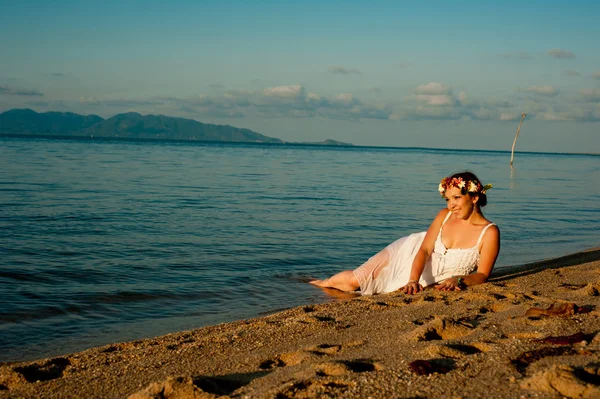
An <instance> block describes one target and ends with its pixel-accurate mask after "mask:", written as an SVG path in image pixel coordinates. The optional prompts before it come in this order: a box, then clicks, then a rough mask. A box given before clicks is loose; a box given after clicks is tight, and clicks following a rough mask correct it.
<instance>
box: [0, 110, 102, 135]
mask: <svg viewBox="0 0 600 399" xmlns="http://www.w3.org/2000/svg"><path fill="white" fill-rule="evenodd" d="M102 120H103V119H102V118H101V117H99V116H98V115H87V116H84V115H78V114H74V113H71V112H45V113H43V114H38V113H37V112H35V111H33V110H31V109H12V110H10V111H6V112H4V113H2V114H0V134H30V135H51V136H71V135H76V134H77V133H78V132H80V131H81V130H83V129H86V128H88V127H90V126H93V125H95V124H96V123H99V122H101V121H102Z"/></svg>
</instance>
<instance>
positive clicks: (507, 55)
mask: <svg viewBox="0 0 600 399" xmlns="http://www.w3.org/2000/svg"><path fill="white" fill-rule="evenodd" d="M498 56H499V57H502V58H515V59H518V60H529V59H531V58H533V55H531V53H526V52H523V51H517V52H514V53H505V54H498Z"/></svg>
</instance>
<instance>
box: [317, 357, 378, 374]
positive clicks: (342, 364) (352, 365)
mask: <svg viewBox="0 0 600 399" xmlns="http://www.w3.org/2000/svg"><path fill="white" fill-rule="evenodd" d="M379 370H383V366H382V365H381V364H380V363H378V362H376V361H374V360H371V359H356V360H340V361H335V362H327V363H321V364H318V365H316V366H315V371H316V373H317V375H318V376H320V377H325V376H340V375H343V374H349V373H365V372H370V371H379Z"/></svg>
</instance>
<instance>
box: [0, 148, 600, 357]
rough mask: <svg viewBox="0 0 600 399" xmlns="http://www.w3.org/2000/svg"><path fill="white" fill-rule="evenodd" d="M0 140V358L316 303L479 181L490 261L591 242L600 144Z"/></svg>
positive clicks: (598, 218) (560, 251)
mask: <svg viewBox="0 0 600 399" xmlns="http://www.w3.org/2000/svg"><path fill="white" fill-rule="evenodd" d="M509 159H510V154H509V153H507V152H487V151H457V150H430V149H399V148H360V147H358V148H356V147H343V148H338V147H319V146H292V145H247V144H246V145H244V144H207V143H188V142H185V143H176V142H141V141H140V142H135V141H129V142H127V141H109V140H107V141H102V140H93V141H91V140H53V139H28V138H0V160H1V168H0V206H1V213H0V361H13V360H27V359H34V358H40V357H46V356H54V355H59V354H64V353H69V352H73V351H78V350H82V349H85V348H88V347H92V346H98V345H103V344H107V343H111V342H118V341H125V340H133V339H139V338H144V337H151V336H156V335H159V334H165V333H169V332H175V331H180V330H184V329H192V328H195V327H200V326H205V325H210V324H216V323H222V322H228V321H232V320H236V319H242V318H249V317H255V316H259V315H262V314H265V313H270V312H273V311H276V310H280V309H284V308H289V307H293V306H298V305H302V304H308V303H318V302H324V301H330V300H333V299H332V298H330V297H328V296H327V295H326V294H325V293H323V292H322V291H321V290H320V289H317V288H315V287H312V286H310V285H308V284H306V280H307V279H308V278H309V277H325V276H327V275H329V274H331V273H333V272H337V271H340V270H343V269H349V268H354V267H356V266H358V265H360V264H361V263H362V262H364V261H365V260H366V259H368V258H369V257H370V256H371V255H373V254H374V253H376V252H377V251H379V250H380V249H381V248H383V247H384V246H386V245H387V244H388V243H390V242H391V241H394V240H395V239H397V238H398V237H401V236H404V235H407V234H410V233H412V232H416V231H423V230H426V229H427V227H428V224H429V223H430V221H431V219H432V218H433V217H434V216H435V214H436V213H437V212H438V211H439V209H441V208H442V207H443V206H444V202H443V200H442V199H441V198H440V196H439V194H438V193H437V185H438V183H439V180H440V179H441V177H443V176H446V175H448V174H450V173H452V172H456V171H460V170H463V169H470V170H473V171H474V172H476V173H478V174H479V175H480V178H481V179H482V180H483V182H484V183H488V182H490V183H493V184H494V188H493V189H492V190H490V192H489V197H488V198H489V205H488V206H487V207H486V208H485V209H484V211H485V214H486V216H487V217H488V218H489V219H491V220H493V221H494V222H496V223H497V224H498V225H499V227H500V230H501V233H502V250H501V253H500V258H499V261H498V267H502V266H506V265H515V264H522V263H525V262H530V261H535V260H540V259H546V258H550V257H556V256H560V255H565V254H568V253H572V252H576V251H579V250H583V249H587V248H590V247H594V246H598V245H599V243H600V229H598V226H599V225H600V207H599V205H598V197H599V195H600V188H599V182H600V156H593V155H565V154H534V153H517V154H516V156H515V168H514V171H513V173H512V176H511V171H510V169H509Z"/></svg>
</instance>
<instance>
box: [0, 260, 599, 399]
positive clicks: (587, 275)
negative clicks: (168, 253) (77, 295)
mask: <svg viewBox="0 0 600 399" xmlns="http://www.w3.org/2000/svg"><path fill="white" fill-rule="evenodd" d="M599 292H600V249H598V248H596V249H591V250H588V251H585V252H581V253H577V254H574V255H569V256H565V257H561V258H557V259H551V260H547V261H542V262H537V263H533V264H528V265H523V266H519V267H511V268H504V269H499V270H496V271H495V273H494V274H493V276H492V278H491V280H490V281H489V282H488V283H486V284H482V285H479V286H475V287H469V288H468V289H466V290H463V291H460V292H440V291H437V290H435V289H433V288H428V289H426V290H425V291H424V292H422V293H420V294H417V295H414V296H407V295H404V294H401V293H392V294H386V295H376V296H365V297H362V296H357V295H349V294H348V295H346V294H340V295H345V296H346V298H345V299H343V300H340V301H336V302H332V303H327V304H321V305H309V306H301V307H297V308H294V309H289V310H285V311H282V312H279V313H276V314H272V315H268V316H265V317H261V318H255V319H248V320H242V321H237V322H233V323H227V324H221V325H217V326H210V327H204V328H199V329H196V330H192V331H184V332H179V333H174V334H169V335H165V336H162V337H157V338H152V339H145V340H139V341H133V342H125V343H118V344H112V345H107V346H103V347H99V348H93V349H89V350H86V351H83V352H80V353H74V354H69V355H64V356H59V357H54V358H48V359H41V360H38V361H33V362H23V363H4V364H0V398H20V397H24V398H30V397H41V398H92V397H96V398H127V397H130V398H138V399H141V398H217V397H221V398H223V397H231V398H313V397H332V398H337V397H344V398H369V397H372V398H380V397H386V398H387V397H390V398H392V397H393V398H562V397H568V398H598V397H600V334H597V333H598V332H599V331H600V317H599V316H600V295H599ZM332 294H334V293H333V292H332Z"/></svg>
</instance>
